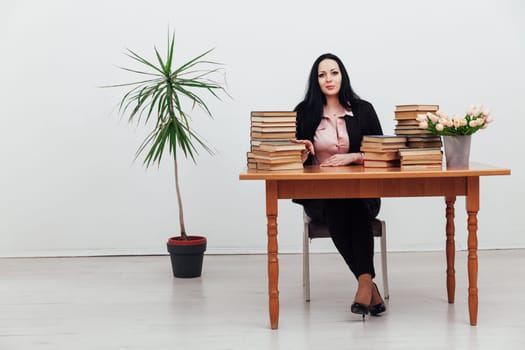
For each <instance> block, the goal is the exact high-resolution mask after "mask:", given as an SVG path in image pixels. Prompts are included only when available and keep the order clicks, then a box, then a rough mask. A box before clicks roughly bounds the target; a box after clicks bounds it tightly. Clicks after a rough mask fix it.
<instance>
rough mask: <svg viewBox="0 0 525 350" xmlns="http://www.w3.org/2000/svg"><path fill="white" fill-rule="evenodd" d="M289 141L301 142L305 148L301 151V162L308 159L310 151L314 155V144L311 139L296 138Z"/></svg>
mask: <svg viewBox="0 0 525 350" xmlns="http://www.w3.org/2000/svg"><path fill="white" fill-rule="evenodd" d="M290 142H293V143H302V144H303V145H304V146H305V149H304V150H302V151H301V160H302V161H303V163H304V162H305V161H306V159H308V155H309V154H310V153H311V154H312V155H315V150H314V145H313V143H312V141H310V140H296V139H290Z"/></svg>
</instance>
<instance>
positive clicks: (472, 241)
mask: <svg viewBox="0 0 525 350" xmlns="http://www.w3.org/2000/svg"><path fill="white" fill-rule="evenodd" d="M466 201H467V203H466V204H467V214H468V221H467V224H468V242H467V245H468V284H469V286H468V308H469V315H470V324H471V325H472V326H475V325H476V324H477V323H478V236H477V230H478V218H477V215H478V211H479V177H469V178H468V180H467V198H466Z"/></svg>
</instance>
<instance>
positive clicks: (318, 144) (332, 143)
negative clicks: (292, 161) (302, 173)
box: [313, 111, 354, 165]
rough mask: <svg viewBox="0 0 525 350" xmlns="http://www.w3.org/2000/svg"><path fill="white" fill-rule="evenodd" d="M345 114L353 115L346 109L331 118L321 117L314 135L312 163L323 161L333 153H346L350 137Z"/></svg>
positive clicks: (317, 163)
mask: <svg viewBox="0 0 525 350" xmlns="http://www.w3.org/2000/svg"><path fill="white" fill-rule="evenodd" d="M345 115H349V116H351V117H353V116H354V115H353V114H352V112H351V111H346V113H345V114H344V115H340V116H337V117H334V118H333V119H331V118H329V117H328V116H326V115H323V116H322V117H321V123H319V126H318V127H317V130H315V135H314V149H315V156H314V159H313V164H314V165H319V164H321V163H323V162H324V161H325V160H326V159H328V158H330V157H331V156H333V155H334V154H338V153H348V150H349V149H350V138H349V137H348V131H347V129H346V122H345V118H344V116H345Z"/></svg>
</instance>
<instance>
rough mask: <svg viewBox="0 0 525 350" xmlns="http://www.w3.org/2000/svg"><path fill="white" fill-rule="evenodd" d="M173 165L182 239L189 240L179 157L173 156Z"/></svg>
mask: <svg viewBox="0 0 525 350" xmlns="http://www.w3.org/2000/svg"><path fill="white" fill-rule="evenodd" d="M173 164H174V170H175V189H176V191H177V203H178V206H179V223H180V236H181V238H182V239H184V240H186V239H188V236H187V235H186V228H185V227H184V211H183V210H182V196H181V194H180V188H179V169H178V167H177V156H176V155H175V153H174V154H173Z"/></svg>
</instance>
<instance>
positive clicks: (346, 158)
mask: <svg viewBox="0 0 525 350" xmlns="http://www.w3.org/2000/svg"><path fill="white" fill-rule="evenodd" d="M362 162H363V156H362V155H361V153H341V154H334V155H333V156H331V157H330V158H328V159H327V160H325V161H324V162H323V163H322V164H321V166H343V165H349V164H352V163H357V164H361V163H362Z"/></svg>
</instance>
